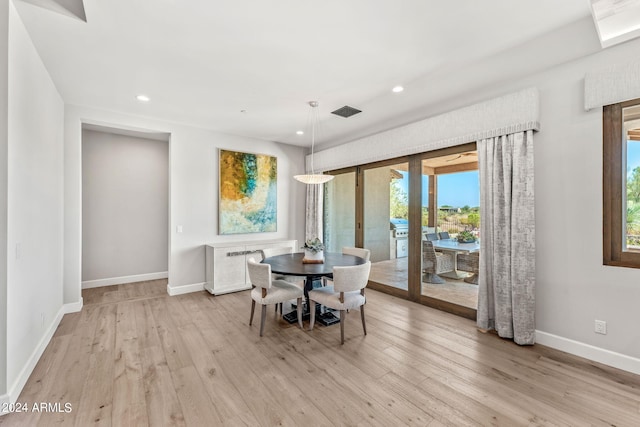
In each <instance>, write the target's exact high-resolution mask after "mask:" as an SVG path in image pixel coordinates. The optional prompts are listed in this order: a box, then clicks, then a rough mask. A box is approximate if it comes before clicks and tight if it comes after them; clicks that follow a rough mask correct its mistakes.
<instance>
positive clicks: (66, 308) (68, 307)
mask: <svg viewBox="0 0 640 427" xmlns="http://www.w3.org/2000/svg"><path fill="white" fill-rule="evenodd" d="M83 305H84V300H83V299H82V297H80V301H78V302H72V303H69V304H65V305H63V306H62V312H63V314H69V313H77V312H79V311H81V310H82V306H83Z"/></svg>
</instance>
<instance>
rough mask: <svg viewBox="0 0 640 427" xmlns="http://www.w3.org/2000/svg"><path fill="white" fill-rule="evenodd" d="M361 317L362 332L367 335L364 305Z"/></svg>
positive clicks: (361, 308) (361, 309) (361, 307)
mask: <svg viewBox="0 0 640 427" xmlns="http://www.w3.org/2000/svg"><path fill="white" fill-rule="evenodd" d="M360 317H361V318H362V330H363V331H364V334H365V335H367V324H366V323H365V322H364V305H361V306H360Z"/></svg>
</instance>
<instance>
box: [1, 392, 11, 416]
mask: <svg viewBox="0 0 640 427" xmlns="http://www.w3.org/2000/svg"><path fill="white" fill-rule="evenodd" d="M9 403H11V399H9V395H8V394H0V408H6V407H7V405H9ZM4 414H8V412H3V411H1V410H0V416H2V415H4Z"/></svg>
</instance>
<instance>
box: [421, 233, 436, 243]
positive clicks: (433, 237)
mask: <svg viewBox="0 0 640 427" xmlns="http://www.w3.org/2000/svg"><path fill="white" fill-rule="evenodd" d="M424 237H425V239H427V240H430V241H434V240H438V233H427V234H425V235H424Z"/></svg>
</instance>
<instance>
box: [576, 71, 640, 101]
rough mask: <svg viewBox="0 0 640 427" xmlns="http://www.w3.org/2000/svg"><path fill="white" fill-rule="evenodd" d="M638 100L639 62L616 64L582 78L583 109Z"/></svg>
mask: <svg viewBox="0 0 640 427" xmlns="http://www.w3.org/2000/svg"><path fill="white" fill-rule="evenodd" d="M636 98H640V61H638V60H636V61H634V62H629V63H626V64H616V65H612V66H610V67H607V68H605V69H603V70H597V71H591V72H589V73H587V74H586V75H585V76H584V109H585V110H587V111H589V110H591V109H593V108H598V107H602V106H603V105H611V104H617V103H618V102H624V101H629V100H630V99H636Z"/></svg>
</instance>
